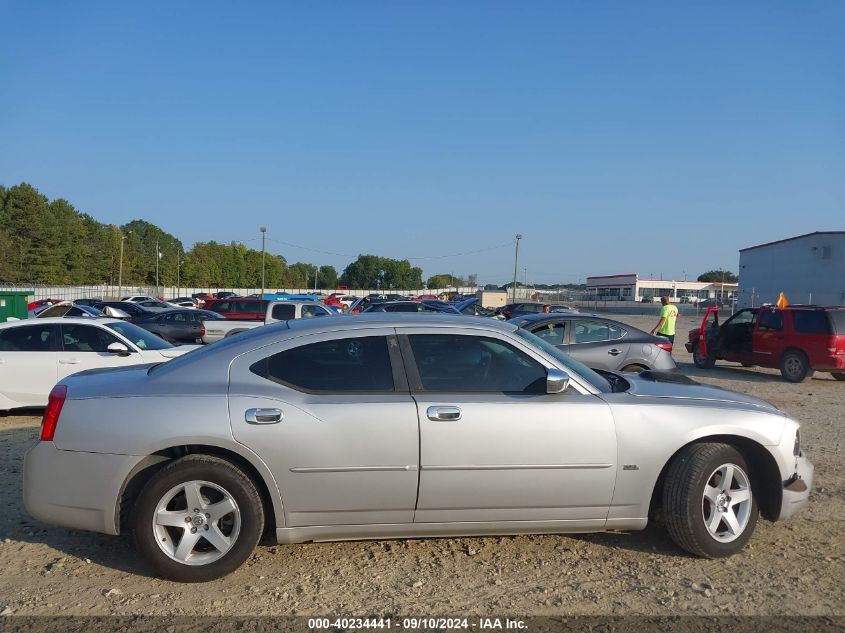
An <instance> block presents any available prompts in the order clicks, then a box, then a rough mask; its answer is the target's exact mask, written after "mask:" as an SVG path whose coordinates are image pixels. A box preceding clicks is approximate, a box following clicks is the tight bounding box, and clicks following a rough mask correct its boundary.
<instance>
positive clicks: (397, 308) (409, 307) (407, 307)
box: [384, 303, 420, 312]
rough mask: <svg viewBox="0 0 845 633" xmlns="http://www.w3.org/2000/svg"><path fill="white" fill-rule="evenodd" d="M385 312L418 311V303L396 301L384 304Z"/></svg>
mask: <svg viewBox="0 0 845 633" xmlns="http://www.w3.org/2000/svg"><path fill="white" fill-rule="evenodd" d="M384 311H385V312H419V311H420V307H419V304H416V303H413V304H411V303H397V304H396V305H392V306H384Z"/></svg>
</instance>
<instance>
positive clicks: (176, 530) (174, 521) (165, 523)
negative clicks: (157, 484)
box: [152, 480, 241, 565]
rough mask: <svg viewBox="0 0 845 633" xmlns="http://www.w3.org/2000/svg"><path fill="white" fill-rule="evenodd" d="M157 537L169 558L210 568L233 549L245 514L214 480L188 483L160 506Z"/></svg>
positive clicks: (170, 493)
mask: <svg viewBox="0 0 845 633" xmlns="http://www.w3.org/2000/svg"><path fill="white" fill-rule="evenodd" d="M152 530H153V536H154V537H155V540H156V543H158V546H159V548H160V549H161V551H162V552H164V553H165V555H166V556H167V557H168V558H170V559H172V560H175V561H176V562H178V563H182V564H183V565H208V564H209V563H213V562H214V561H216V560H219V559H220V558H222V557H223V556H225V555H226V553H227V552H228V551H229V550H230V549H232V547H233V546H234V545H235V542H236V541H237V540H238V534H240V530H241V511H240V509H239V508H238V504H237V502H236V501H235V499H234V497H232V495H231V494H229V492H228V491H227V490H226V489H225V488H223V487H222V486H219V485H217V484H214V483H211V482H210V481H196V480H195V481H187V482H185V483H181V484H179V485H178V486H173V488H171V489H170V490H168V491H167V492H166V493H165V494H164V496H162V498H161V499H160V500H159V502H158V504H157V505H156V509H155V512H154V513H153V519H152Z"/></svg>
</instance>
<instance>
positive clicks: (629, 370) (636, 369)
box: [621, 363, 648, 374]
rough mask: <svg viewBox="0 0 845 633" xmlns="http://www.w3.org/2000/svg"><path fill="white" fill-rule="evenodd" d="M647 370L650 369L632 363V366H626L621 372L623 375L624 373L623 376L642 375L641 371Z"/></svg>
mask: <svg viewBox="0 0 845 633" xmlns="http://www.w3.org/2000/svg"><path fill="white" fill-rule="evenodd" d="M646 369H648V367H645V366H643V365H637V364H635V363H632V364H630V365H625V366H624V367H623V368H622V370H621V371H622V373H623V374H638V373H640V372H641V371H645V370H646Z"/></svg>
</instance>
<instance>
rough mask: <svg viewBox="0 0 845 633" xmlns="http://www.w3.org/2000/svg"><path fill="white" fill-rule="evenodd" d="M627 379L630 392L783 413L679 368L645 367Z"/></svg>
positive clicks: (770, 405) (639, 394)
mask: <svg viewBox="0 0 845 633" xmlns="http://www.w3.org/2000/svg"><path fill="white" fill-rule="evenodd" d="M625 380H627V381H628V383H629V384H630V388H629V389H628V393H629V394H631V395H632V396H637V397H641V398H645V397H648V398H666V399H670V400H678V399H683V400H702V401H710V402H720V403H725V404H731V405H738V406H740V407H742V408H751V409H754V410H758V411H759V410H765V411H769V412H772V413H781V411H780V410H779V409H778V408H777V407H776V406H775V405H773V404H772V403H771V402H767V401H765V400H762V399H760V398H755V397H754V396H749V395H748V394H745V393H738V392H736V391H731V390H730V389H724V388H722V387H715V386H713V385H704V384H702V383H699V382H696V381H695V380H693V379H691V378H688V377H687V376H684V375H682V374H678V373H675V372H661V371H644V372H641V373H639V374H634V375H628V374H625Z"/></svg>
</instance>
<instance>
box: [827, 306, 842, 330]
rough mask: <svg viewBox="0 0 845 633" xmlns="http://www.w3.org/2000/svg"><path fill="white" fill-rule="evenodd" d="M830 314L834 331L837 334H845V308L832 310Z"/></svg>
mask: <svg viewBox="0 0 845 633" xmlns="http://www.w3.org/2000/svg"><path fill="white" fill-rule="evenodd" d="M828 315H829V316H830V323H831V325H833V331H834V332H836V333H837V334H845V310H831V311H830V312H828Z"/></svg>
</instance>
